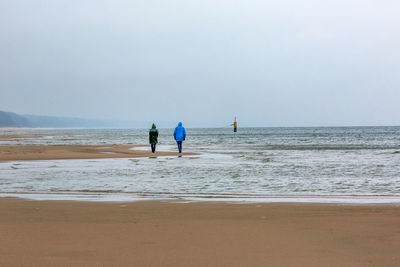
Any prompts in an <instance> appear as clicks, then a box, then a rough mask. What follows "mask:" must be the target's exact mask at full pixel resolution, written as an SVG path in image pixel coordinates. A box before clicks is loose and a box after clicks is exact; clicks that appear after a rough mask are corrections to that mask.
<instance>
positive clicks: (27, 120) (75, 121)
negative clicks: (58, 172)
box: [0, 111, 149, 128]
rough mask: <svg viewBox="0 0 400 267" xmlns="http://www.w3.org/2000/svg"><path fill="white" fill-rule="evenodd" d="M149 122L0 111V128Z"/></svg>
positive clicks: (139, 124)
mask: <svg viewBox="0 0 400 267" xmlns="http://www.w3.org/2000/svg"><path fill="white" fill-rule="evenodd" d="M148 124H149V123H147V122H129V121H106V120H91V119H81V118H69V117H55V116H37V115H20V114H16V113H13V112H5V111H0V127H32V128H134V127H149V126H148Z"/></svg>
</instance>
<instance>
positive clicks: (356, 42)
mask: <svg viewBox="0 0 400 267" xmlns="http://www.w3.org/2000/svg"><path fill="white" fill-rule="evenodd" d="M399 13H400V2H399V1H394V0H393V1H389V0H379V1H378V0H377V1H371V0H360V1H358V0H325V1H321V0H303V1H295V0H276V1H248V0H247V1H233V0H229V1H218V0H211V1H208V0H202V1H195V0H182V1H166V0H160V1H153V0H143V1H133V0H132V1H117V0H110V1H99V0H97V1H94V0H93V1H92V0H87V1H82V0H79V1H71V0H66V1H58V0H49V1H39V0H35V1H31V0H29V1H19V0H0V59H1V60H0V110H6V111H13V112H17V113H22V114H39V115H57V116H76V117H86V118H99V119H120V120H154V121H183V122H184V123H186V125H193V126H195V125H197V126H225V125H227V124H229V123H230V122H231V121H232V119H233V116H234V115H237V116H238V119H239V123H240V125H242V126H244V125H245V126H312V125H323V126H326V125H400V116H399V114H400V104H399V103H398V102H399V100H400V49H399V47H400V16H399Z"/></svg>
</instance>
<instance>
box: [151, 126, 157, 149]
mask: <svg viewBox="0 0 400 267" xmlns="http://www.w3.org/2000/svg"><path fill="white" fill-rule="evenodd" d="M157 139H158V130H157V128H156V125H155V124H154V123H153V126H151V129H150V131H149V143H150V144H151V145H155V144H157V143H158V140H157Z"/></svg>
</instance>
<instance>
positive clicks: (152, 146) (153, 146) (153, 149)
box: [151, 144, 156, 153]
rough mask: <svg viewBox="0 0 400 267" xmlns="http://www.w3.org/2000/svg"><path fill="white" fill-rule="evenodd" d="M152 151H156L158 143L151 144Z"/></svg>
mask: <svg viewBox="0 0 400 267" xmlns="http://www.w3.org/2000/svg"><path fill="white" fill-rule="evenodd" d="M151 152H153V153H154V152H156V144H154V145H151Z"/></svg>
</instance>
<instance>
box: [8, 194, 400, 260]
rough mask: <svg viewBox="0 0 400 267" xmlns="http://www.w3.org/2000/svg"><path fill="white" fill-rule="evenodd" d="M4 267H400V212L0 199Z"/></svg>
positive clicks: (299, 206) (356, 208)
mask: <svg viewBox="0 0 400 267" xmlns="http://www.w3.org/2000/svg"><path fill="white" fill-rule="evenodd" d="M0 236H1V238H0V266H399V265H400V207H398V206H397V207H396V206H389V205H386V206H370V205H364V206H349V205H348V206H340V205H319V204H277V203H273V204H227V203H211V202H203V203H164V202H159V201H145V202H129V203H116V202H114V203H95V202H73V201H70V202H68V201H29V200H22V199H11V198H2V199H0Z"/></svg>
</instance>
